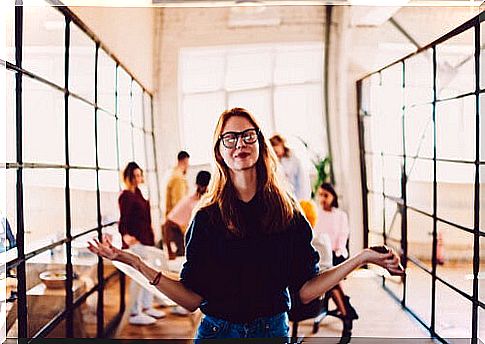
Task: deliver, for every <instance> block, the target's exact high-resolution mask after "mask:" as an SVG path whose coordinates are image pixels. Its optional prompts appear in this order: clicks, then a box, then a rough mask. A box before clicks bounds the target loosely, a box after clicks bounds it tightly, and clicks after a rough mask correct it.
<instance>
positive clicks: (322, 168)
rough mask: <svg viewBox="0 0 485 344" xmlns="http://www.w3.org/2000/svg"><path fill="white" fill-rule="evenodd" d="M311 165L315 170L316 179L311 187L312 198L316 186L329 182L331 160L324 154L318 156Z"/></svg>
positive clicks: (316, 188)
mask: <svg viewBox="0 0 485 344" xmlns="http://www.w3.org/2000/svg"><path fill="white" fill-rule="evenodd" d="M313 165H314V166H315V169H316V170H317V179H316V180H315V182H314V183H313V187H312V198H313V197H314V196H315V194H316V192H317V190H318V187H319V186H320V185H321V184H322V183H325V182H330V174H331V169H330V165H331V160H330V157H328V156H326V157H325V158H323V159H322V158H320V157H319V158H318V159H316V160H314V161H313Z"/></svg>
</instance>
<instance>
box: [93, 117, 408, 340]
mask: <svg viewBox="0 0 485 344" xmlns="http://www.w3.org/2000/svg"><path fill="white" fill-rule="evenodd" d="M213 153H214V157H215V160H216V166H217V170H216V173H215V175H214V178H213V180H212V182H211V184H210V188H209V192H208V194H207V197H206V201H205V205H204V206H202V208H201V209H199V210H198V211H197V213H196V214H195V216H194V219H193V220H192V223H191V225H190V228H189V229H188V232H187V236H186V241H187V246H186V257H187V261H186V263H185V264H184V266H183V269H182V272H181V279H180V280H175V279H172V278H170V277H168V276H167V275H165V274H163V273H161V272H158V271H156V270H154V269H152V268H150V267H149V266H147V265H146V264H144V263H143V262H142V261H141V260H140V259H139V258H138V257H136V256H135V255H132V254H129V253H127V252H125V251H123V250H119V249H117V248H115V247H113V246H112V245H111V244H110V242H109V241H108V240H106V241H104V242H103V243H99V242H95V243H93V244H91V245H90V250H91V251H92V252H94V253H97V254H100V255H101V256H103V257H106V258H109V259H117V260H120V261H122V262H125V263H127V264H130V265H132V266H134V267H135V268H137V269H138V270H139V271H140V272H141V273H142V274H143V275H145V276H146V278H147V279H149V280H150V281H151V282H150V283H152V284H154V285H156V286H157V288H159V289H160V290H161V291H162V292H163V293H165V294H166V295H167V296H168V297H170V298H172V299H173V300H174V301H175V302H177V303H178V304H180V305H182V306H183V307H185V308H187V309H188V310H190V311H194V310H195V309H197V308H200V309H201V311H202V312H203V313H204V314H205V317H204V318H203V320H202V321H201V323H200V325H199V327H198V330H197V334H196V340H198V339H206V338H233V337H237V338H249V337H260V338H261V337H286V336H287V335H288V328H289V327H288V316H287V311H288V310H289V307H290V298H289V294H288V287H289V289H290V291H291V292H292V293H293V294H294V295H295V296H296V297H295V299H294V301H295V302H303V303H308V302H310V301H311V300H313V299H314V298H316V297H319V296H320V295H322V294H323V293H325V291H327V290H329V289H330V288H331V287H333V286H334V285H335V284H337V283H338V282H339V281H340V280H342V279H343V278H344V277H345V276H346V275H347V274H348V273H350V272H351V271H352V270H354V269H356V268H357V267H359V266H361V265H362V264H367V263H374V264H378V265H380V266H383V267H386V268H387V269H388V270H389V271H396V272H397V271H398V270H397V269H398V263H399V258H398V257H397V256H396V255H394V254H393V253H392V252H389V253H387V254H383V253H377V252H374V251H371V250H368V249H366V250H363V251H362V252H360V253H359V254H357V255H356V256H354V257H352V258H351V259H349V260H348V261H346V262H345V263H344V264H342V265H340V266H338V267H334V268H331V269H328V270H326V271H324V272H323V273H321V274H319V273H318V253H317V252H316V251H315V250H314V249H313V247H312V245H311V240H312V230H311V228H310V225H309V224H308V222H307V221H306V219H305V218H304V216H303V215H302V214H301V212H300V210H299V207H298V204H297V203H296V202H295V201H294V200H293V199H292V198H291V197H290V196H289V195H288V194H287V193H286V192H285V191H283V189H282V188H281V187H280V184H279V182H278V180H277V177H276V157H275V156H274V153H273V151H272V150H271V149H269V146H268V144H267V142H266V140H265V138H264V135H263V134H262V132H261V131H260V127H259V126H258V124H257V122H256V120H255V119H254V117H253V116H252V115H251V114H249V113H248V112H247V111H246V110H244V109H241V108H234V109H231V110H227V111H225V112H223V113H222V114H221V116H220V117H219V121H218V123H217V126H216V130H215V133H214V140H213Z"/></svg>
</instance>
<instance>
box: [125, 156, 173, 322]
mask: <svg viewBox="0 0 485 344" xmlns="http://www.w3.org/2000/svg"><path fill="white" fill-rule="evenodd" d="M123 181H124V184H125V190H123V192H122V193H121V194H120V196H119V198H118V204H119V207H120V220H119V223H118V228H119V231H120V233H121V235H122V238H123V248H129V249H130V250H131V251H132V252H134V253H136V254H137V255H138V256H140V257H141V258H143V259H148V257H146V256H145V253H144V247H145V246H154V244H155V241H154V235H153V229H152V220H151V215H150V203H149V202H148V201H147V200H146V199H145V198H144V197H143V195H142V193H141V191H140V189H139V188H138V186H139V185H140V184H142V183H143V182H144V179H143V171H142V169H141V168H140V166H138V164H137V163H136V162H130V163H128V165H127V166H126V168H125V169H124V170H123ZM130 295H131V297H133V298H134V302H133V306H132V307H131V310H130V318H129V320H128V321H129V323H130V324H132V325H150V324H153V323H154V322H155V321H156V319H159V318H163V317H164V316H165V312H162V311H158V310H156V309H154V308H153V307H152V302H153V294H152V293H150V292H149V291H147V290H146V289H142V288H141V287H140V286H138V284H136V283H135V282H132V283H131V285H130Z"/></svg>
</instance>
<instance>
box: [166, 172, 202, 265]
mask: <svg viewBox="0 0 485 344" xmlns="http://www.w3.org/2000/svg"><path fill="white" fill-rule="evenodd" d="M210 178H211V174H210V173H209V172H207V171H200V172H199V173H197V177H196V178H195V184H196V187H197V189H196V190H195V193H194V194H192V195H188V196H185V197H184V198H182V199H181V200H180V201H179V202H178V203H177V204H176V205H175V207H174V208H173V209H172V210H171V211H170V212H169V213H168V214H167V219H166V221H165V223H164V224H163V227H164V228H163V229H162V233H164V234H165V237H164V241H165V244H166V245H167V252H168V257H169V259H175V257H176V256H184V255H185V245H184V236H185V231H186V229H187V226H188V224H189V222H190V218H191V216H192V211H193V210H194V208H195V206H196V205H197V203H199V200H200V198H201V197H202V195H203V194H204V193H205V192H206V190H207V185H209V181H210ZM172 243H174V244H175V246H176V247H177V250H176V251H175V252H174V251H173V248H172Z"/></svg>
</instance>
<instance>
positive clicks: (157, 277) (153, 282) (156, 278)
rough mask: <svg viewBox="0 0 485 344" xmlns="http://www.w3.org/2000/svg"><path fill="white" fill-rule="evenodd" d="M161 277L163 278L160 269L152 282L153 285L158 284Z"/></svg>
mask: <svg viewBox="0 0 485 344" xmlns="http://www.w3.org/2000/svg"><path fill="white" fill-rule="evenodd" d="M160 278H162V272H161V271H159V272H158V273H157V275H156V276H155V278H154V279H153V281H151V282H150V284H151V285H157V284H158V283H159V282H160Z"/></svg>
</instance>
